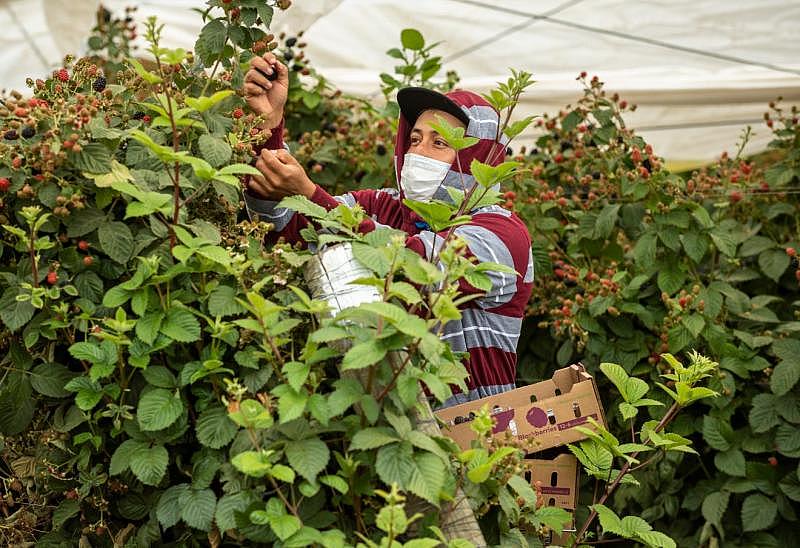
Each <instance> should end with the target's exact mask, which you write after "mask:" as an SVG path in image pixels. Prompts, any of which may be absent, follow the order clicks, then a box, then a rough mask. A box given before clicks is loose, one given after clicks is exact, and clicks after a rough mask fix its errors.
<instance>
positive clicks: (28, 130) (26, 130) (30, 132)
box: [21, 126, 36, 139]
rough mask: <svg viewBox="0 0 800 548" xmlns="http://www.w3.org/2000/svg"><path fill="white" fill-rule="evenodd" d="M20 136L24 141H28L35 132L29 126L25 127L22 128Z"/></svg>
mask: <svg viewBox="0 0 800 548" xmlns="http://www.w3.org/2000/svg"><path fill="white" fill-rule="evenodd" d="M21 135H22V136H23V137H24V138H25V139H30V138H31V137H33V136H34V135H36V130H35V129H33V128H32V127H31V126H25V127H24V128H22V132H21Z"/></svg>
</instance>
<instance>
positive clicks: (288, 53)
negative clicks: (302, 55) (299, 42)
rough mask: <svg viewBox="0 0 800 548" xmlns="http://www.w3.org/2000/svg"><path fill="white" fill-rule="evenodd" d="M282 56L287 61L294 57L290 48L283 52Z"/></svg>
mask: <svg viewBox="0 0 800 548" xmlns="http://www.w3.org/2000/svg"><path fill="white" fill-rule="evenodd" d="M283 58H284V59H286V60H287V61H291V60H292V59H294V52H292V50H290V49H287V50H286V51H284V52H283Z"/></svg>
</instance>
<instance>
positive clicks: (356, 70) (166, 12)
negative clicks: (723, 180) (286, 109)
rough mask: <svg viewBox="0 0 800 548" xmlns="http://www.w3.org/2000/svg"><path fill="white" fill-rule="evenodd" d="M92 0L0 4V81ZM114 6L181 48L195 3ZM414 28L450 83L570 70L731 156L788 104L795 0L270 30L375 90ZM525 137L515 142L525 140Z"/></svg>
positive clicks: (561, 83)
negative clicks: (160, 29)
mask: <svg viewBox="0 0 800 548" xmlns="http://www.w3.org/2000/svg"><path fill="white" fill-rule="evenodd" d="M97 4H98V2H97V1H96V0H78V1H76V2H64V1H63V0H0V28H3V29H5V31H4V32H3V34H2V37H1V38H0V51H2V53H0V60H1V62H0V86H2V87H8V88H17V89H19V88H24V82H25V78H26V77H27V76H37V75H41V74H44V73H46V72H48V71H49V70H52V69H53V68H54V67H56V66H57V65H58V63H59V59H60V58H61V57H62V55H63V54H64V53H66V52H70V51H72V52H77V53H82V48H83V44H84V43H85V39H86V37H87V35H88V32H89V29H90V28H91V27H92V25H93V22H94V11H95V9H96V7H97ZM104 4H105V5H106V6H107V7H108V8H109V9H111V10H112V11H114V12H115V13H122V11H123V9H124V7H125V6H126V5H132V4H133V5H138V7H139V10H138V12H137V19H138V20H139V21H142V20H143V19H144V18H146V17H147V16H149V15H156V16H157V17H158V18H159V20H160V21H161V22H163V23H164V24H165V25H166V27H165V38H166V39H165V44H164V45H166V46H171V47H177V46H181V47H186V48H191V47H192V45H193V43H194V40H195V38H196V36H197V34H198V32H199V29H200V27H201V20H200V16H199V15H198V14H197V13H195V12H192V11H190V9H191V8H196V7H202V6H203V4H204V2H202V0H171V1H170V2H166V1H157V0H150V1H147V0H145V1H139V2H133V1H130V0H129V1H124V0H107V1H105V2H104ZM407 27H414V28H417V29H419V30H420V31H422V33H423V34H424V36H425V37H426V39H427V40H428V41H429V42H438V41H441V42H442V43H441V45H440V46H439V47H438V48H437V52H438V53H439V54H441V55H442V56H443V57H444V67H445V69H454V70H456V71H457V72H458V73H459V75H460V76H461V79H462V80H461V84H460V85H461V87H464V88H467V89H472V90H475V91H479V92H485V91H487V90H488V89H490V88H491V87H492V86H493V85H494V83H495V82H497V81H498V80H503V79H505V78H506V77H507V76H508V74H509V72H508V69H509V67H513V68H517V69H524V70H527V71H530V72H532V73H533V75H534V78H535V79H536V80H537V83H536V84H535V85H534V86H533V87H532V88H530V91H529V92H528V93H527V95H526V96H525V97H524V102H523V104H522V105H521V108H520V109H519V115H520V116H522V115H527V114H540V113H543V112H551V113H552V112H556V111H557V110H558V109H559V108H561V107H564V106H565V105H567V104H568V103H571V102H573V103H574V101H575V100H576V99H577V98H578V97H579V96H580V94H581V88H580V84H579V83H578V82H577V81H576V80H575V78H576V76H577V75H578V73H579V72H580V71H582V70H586V71H588V73H589V75H594V74H596V75H598V76H599V77H600V79H601V80H603V81H604V82H605V83H606V88H607V89H608V90H609V92H615V91H616V92H618V93H620V94H621V95H622V97H623V98H625V99H627V100H628V101H629V102H631V103H635V104H637V105H638V110H637V111H636V112H635V113H632V114H629V115H628V116H627V117H626V120H627V123H628V125H630V126H631V127H634V128H636V129H637V130H638V132H639V133H640V134H641V135H642V136H643V137H644V138H645V139H646V140H647V141H648V142H651V143H652V144H653V145H654V147H655V150H656V153H657V154H659V155H661V156H665V157H666V158H667V159H668V160H671V161H689V162H693V161H705V160H710V159H713V158H714V157H716V156H718V155H719V153H720V152H722V151H723V150H728V151H730V152H734V151H735V150H736V146H737V141H738V139H739V137H740V136H741V134H742V130H743V128H744V127H745V126H747V125H748V124H751V125H753V130H754V133H755V135H754V137H753V138H752V139H751V141H750V143H749V145H748V147H747V148H746V152H756V151H759V150H762V149H764V148H765V146H766V144H767V142H768V141H769V131H768V130H767V128H766V126H765V125H764V124H763V119H762V115H763V113H764V112H765V111H766V108H767V103H768V102H769V101H771V100H773V99H775V98H776V97H777V96H783V97H784V102H785V103H786V104H787V105H791V104H800V31H799V30H798V29H799V28H800V1H798V0H736V1H731V0H725V1H722V0H707V1H702V0H660V1H654V0H651V1H643V0H639V1H633V0H627V1H625V0H560V1H559V0H537V1H531V0H529V1H524V0H509V1H504V2H490V1H488V0H484V1H475V0H404V1H402V2H400V1H397V0H295V2H294V5H293V6H292V8H291V9H289V11H288V12H286V13H285V14H279V15H276V18H275V20H274V21H273V25H272V29H273V31H280V30H286V31H288V32H290V33H294V32H296V31H298V30H300V29H306V33H305V36H304V41H306V42H308V48H307V50H306V53H307V55H308V57H309V58H310V60H311V62H312V64H313V65H314V66H315V67H316V68H317V69H318V70H319V71H320V72H321V73H322V74H324V75H326V76H327V77H328V78H329V79H330V80H331V81H332V82H333V83H334V84H336V85H337V86H338V87H340V88H341V89H342V90H343V91H344V92H346V93H353V94H358V95H363V96H371V97H376V98H379V97H380V91H379V90H380V80H379V78H378V74H379V73H380V72H390V73H391V72H392V67H393V65H394V62H393V60H392V59H391V58H389V57H388V56H387V55H386V54H385V52H386V50H388V49H389V48H391V47H396V46H398V45H399V36H400V31H401V29H403V28H407ZM534 138H535V135H534V134H533V133H528V134H526V135H523V136H522V137H520V138H519V139H518V145H517V146H519V144H528V145H530V143H532V141H533V140H534Z"/></svg>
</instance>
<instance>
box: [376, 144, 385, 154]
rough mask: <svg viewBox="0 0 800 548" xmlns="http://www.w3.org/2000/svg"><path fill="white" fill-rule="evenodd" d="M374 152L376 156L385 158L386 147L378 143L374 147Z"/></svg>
mask: <svg viewBox="0 0 800 548" xmlns="http://www.w3.org/2000/svg"><path fill="white" fill-rule="evenodd" d="M375 152H377V153H378V156H386V145H384V144H383V143H379V144H378V146H377V147H375Z"/></svg>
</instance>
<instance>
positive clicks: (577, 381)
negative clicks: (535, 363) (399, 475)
mask: <svg viewBox="0 0 800 548" xmlns="http://www.w3.org/2000/svg"><path fill="white" fill-rule="evenodd" d="M484 405H487V406H488V407H489V411H490V412H491V413H492V414H493V418H494V428H493V429H492V435H494V436H498V435H504V434H503V433H504V432H505V431H506V430H509V431H510V432H511V434H512V435H513V436H514V437H516V438H517V439H518V440H527V439H533V440H535V441H536V442H537V443H538V445H537V447H536V451H542V450H544V449H549V448H551V447H558V446H561V445H564V444H566V443H573V442H576V441H580V440H582V439H585V438H586V436H585V435H583V434H581V433H580V432H579V431H577V430H575V427H576V426H581V425H584V426H588V417H592V418H593V419H594V420H596V421H597V422H599V423H600V424H602V425H604V426H605V424H606V420H605V414H604V413H603V406H602V404H601V403H600V396H599V394H598V392H597V386H596V385H595V382H594V379H593V378H592V376H591V375H589V374H588V373H587V372H586V369H585V368H584V366H583V365H582V364H577V365H570V366H569V367H565V368H563V369H559V370H557V371H556V372H555V373H553V377H552V379H549V380H546V381H542V382H537V383H535V384H531V385H528V386H523V387H521V388H517V389H515V390H510V391H508V392H503V393H502V394H498V395H496V396H489V397H486V398H482V399H480V400H474V401H470V402H467V403H462V404H460V405H454V406H452V407H448V408H445V409H440V410H439V411H436V412H434V414H435V415H436V416H437V417H438V418H439V419H441V420H442V421H443V422H444V426H443V427H442V433H443V434H444V435H446V436H449V437H450V438H452V439H453V441H455V442H456V443H457V444H458V445H460V446H461V447H462V448H463V449H468V448H469V447H470V443H471V442H472V440H474V439H475V437H476V434H475V432H473V431H472V429H470V424H469V423H470V421H471V420H472V419H473V418H474V416H475V412H476V411H477V410H479V409H480V408H481V407H483V406H484Z"/></svg>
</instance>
